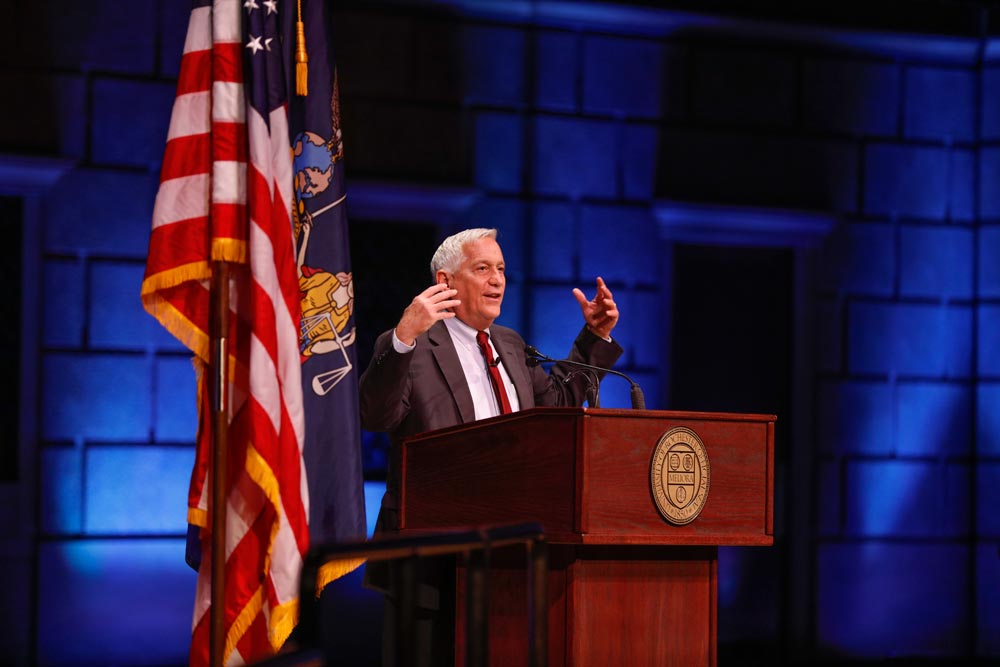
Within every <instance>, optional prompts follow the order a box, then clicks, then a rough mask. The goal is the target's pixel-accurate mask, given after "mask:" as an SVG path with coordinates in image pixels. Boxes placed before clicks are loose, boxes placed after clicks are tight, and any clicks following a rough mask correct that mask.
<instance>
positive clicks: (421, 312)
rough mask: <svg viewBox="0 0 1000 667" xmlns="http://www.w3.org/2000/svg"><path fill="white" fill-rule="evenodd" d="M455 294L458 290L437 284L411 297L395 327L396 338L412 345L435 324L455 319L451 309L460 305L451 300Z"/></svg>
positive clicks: (456, 301)
mask: <svg viewBox="0 0 1000 667" xmlns="http://www.w3.org/2000/svg"><path fill="white" fill-rule="evenodd" d="M456 294H458V290H456V289H451V288H450V287H448V286H447V285H446V284H444V283H438V284H436V285H431V286H430V287H428V288H427V289H425V290H424V291H423V292H421V293H420V294H418V295H417V296H415V297H413V301H411V302H410V305H409V306H407V307H406V310H404V311H403V316H402V317H401V318H400V319H399V324H397V325H396V338H398V339H399V340H400V341H402V342H403V343H405V344H407V345H413V343H414V341H416V340H417V336H419V335H420V334H422V333H424V332H425V331H427V330H428V329H430V328H431V327H432V326H434V323H435V322H437V321H438V320H446V319H448V318H450V317H455V313H453V312H451V309H452V308H454V307H455V306H458V305H459V304H461V303H462V302H461V301H459V300H458V299H453V298H452V297H453V296H455V295H456Z"/></svg>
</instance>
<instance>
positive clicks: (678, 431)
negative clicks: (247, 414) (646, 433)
mask: <svg viewBox="0 0 1000 667" xmlns="http://www.w3.org/2000/svg"><path fill="white" fill-rule="evenodd" d="M711 477H712V475H711V469H710V467H709V465H708V451H707V450H706V449H705V445H704V444H703V443H702V441H701V438H699V437H698V434H697V433H695V432H694V431H692V430H691V429H689V428H684V427H683V426H678V427H677V428H672V429H670V430H669V431H667V432H666V433H664V434H663V436H662V437H661V438H660V441H659V442H658V443H657V444H656V449H655V450H654V451H653V461H652V463H651V464H650V466H649V482H650V486H651V489H652V492H653V500H654V501H655V502H656V508H657V509H658V510H659V511H660V514H661V515H662V516H663V518H664V519H666V520H667V521H669V522H670V523H672V524H675V525H678V526H683V525H684V524H687V523H691V522H692V521H694V520H695V518H696V517H697V516H698V514H699V513H700V512H701V510H702V508H703V507H704V506H705V501H706V500H708V487H709V482H710V481H711Z"/></svg>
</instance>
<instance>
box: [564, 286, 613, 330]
mask: <svg viewBox="0 0 1000 667" xmlns="http://www.w3.org/2000/svg"><path fill="white" fill-rule="evenodd" d="M573 296H575V297H576V300H577V301H578V302H579V304H580V310H582V311H583V319H584V320H586V322H587V328H588V329H590V330H591V331H592V332H593V333H594V334H596V335H598V336H600V337H601V338H605V339H607V338H610V337H611V330H612V329H614V328H615V325H616V324H618V306H617V305H615V299H614V296H613V295H612V294H611V290H609V289H608V286H607V285H605V284H604V279H603V278H601V277H600V276H598V278H597V293H596V294H595V295H594V298H593V299H591V300H590V301H588V300H587V297H586V296H584V294H583V292H582V291H581V290H580V289H578V288H573Z"/></svg>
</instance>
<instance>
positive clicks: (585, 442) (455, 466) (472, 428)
mask: <svg viewBox="0 0 1000 667" xmlns="http://www.w3.org/2000/svg"><path fill="white" fill-rule="evenodd" d="M775 421H776V417H775V416H774V415H766V414H733V413H709V412H680V411H666V410H622V409H606V408H582V407H581V408H576V407H573V408H533V409H531V410H525V411H522V412H517V413H514V414H510V415H504V416H500V417H494V418H491V419H485V420H481V421H477V422H473V423H470V424H462V425H458V426H454V427H449V428H445V429H441V430H438V431H432V432H428V433H423V434H419V435H416V436H413V437H411V438H409V439H407V440H406V441H405V442H404V443H403V453H402V454H403V460H402V463H403V465H402V478H401V483H402V484H401V500H400V520H401V527H402V528H403V529H404V530H426V529H440V528H445V527H455V526H474V525H479V524H484V523H493V524H495V523H505V522H509V523H515V522H525V521H538V522H540V523H541V524H542V525H543V526H544V528H545V531H546V535H547V537H548V539H549V541H551V542H556V543H560V542H564V543H576V544H607V545H614V544H651V545H657V544H662V545H677V544H685V545H770V544H772V543H773V533H774V526H773V500H772V499H773V486H774V424H775ZM671 433H674V434H677V433H683V434H684V435H683V437H682V438H681V440H682V442H679V443H678V444H676V446H678V447H681V449H675V450H672V452H673V453H678V452H679V453H680V454H681V456H680V457H679V458H677V457H671V458H669V459H665V458H664V447H666V446H668V445H669V446H674V445H672V444H671V443H673V441H674V439H675V438H674V437H673V436H671V438H669V440H670V443H667V444H666V445H665V444H663V442H664V439H665V437H666V436H668V434H671ZM688 434H693V437H692V436H690V435H688ZM689 442H690V443H693V444H696V443H697V442H700V443H702V445H703V448H704V452H703V456H702V458H703V459H704V461H703V464H704V465H702V464H701V463H702V461H701V459H699V458H697V457H694V456H693V454H694V453H695V450H694V449H690V448H689V446H688V443H689ZM689 449H690V451H689ZM695 449H697V447H695ZM689 454H690V455H689ZM685 456H686V458H685ZM671 465H672V466H673V467H671ZM685 466H688V467H685ZM689 494H697V497H694V496H692V495H689ZM658 503H659V505H660V507H662V506H663V504H664V503H667V504H668V505H671V504H672V505H673V506H676V508H678V510H679V514H681V515H682V516H681V518H680V520H681V521H684V520H687V521H688V522H687V523H683V524H678V523H676V522H677V520H678V518H677V516H673V517H671V516H668V515H667V514H664V513H663V512H662V511H661V509H660V508H659V507H658ZM695 505H698V506H697V507H695ZM668 509H672V508H671V507H668ZM694 509H697V510H698V511H697V512H696V513H695V512H694ZM685 512H686V513H687V514H686V516H684V513H685ZM692 514H694V515H695V516H694V517H693V518H690V517H691V515H692Z"/></svg>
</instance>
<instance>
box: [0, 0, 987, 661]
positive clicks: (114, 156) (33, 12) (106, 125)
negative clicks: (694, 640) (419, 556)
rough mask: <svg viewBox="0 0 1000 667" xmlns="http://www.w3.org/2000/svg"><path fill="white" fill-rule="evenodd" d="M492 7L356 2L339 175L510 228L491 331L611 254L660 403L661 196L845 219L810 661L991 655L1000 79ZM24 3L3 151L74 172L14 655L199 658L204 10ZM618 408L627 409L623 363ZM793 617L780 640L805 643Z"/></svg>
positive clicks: (9, 644)
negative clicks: (193, 638)
mask: <svg viewBox="0 0 1000 667" xmlns="http://www.w3.org/2000/svg"><path fill="white" fill-rule="evenodd" d="M29 4H30V3H29ZM473 5H474V3H455V6H454V7H451V8H450V9H448V8H447V7H446V8H444V9H442V5H441V3H427V5H426V6H424V5H421V4H420V3H410V4H409V5H407V7H406V8H405V9H401V8H399V7H395V6H393V5H390V4H388V3H386V4H380V3H344V4H343V5H342V6H339V7H338V9H337V12H336V18H335V20H336V25H335V34H337V36H338V42H337V44H336V45H335V50H336V52H337V54H338V57H339V62H340V67H341V70H340V77H341V78H340V84H341V89H342V94H343V100H342V108H343V113H344V128H343V129H344V136H345V142H346V149H347V169H348V178H349V185H348V189H349V192H350V188H351V183H352V182H354V183H374V182H400V181H401V182H405V183H413V184H418V185H420V186H421V187H425V188H426V189H427V191H428V192H434V191H435V189H436V188H441V187H454V188H460V189H462V190H463V191H467V192H471V193H474V195H475V197H474V198H473V199H474V202H475V203H474V204H473V205H471V206H469V207H467V208H464V209H462V210H460V211H458V212H457V213H456V214H455V215H454V216H453V217H451V218H448V219H441V220H439V221H438V224H439V229H440V232H441V235H442V236H443V235H444V234H445V233H447V232H449V231H452V230H453V229H455V228H457V227H461V226H468V225H472V224H476V225H484V226H496V227H498V228H499V229H500V230H501V242H502V243H503V246H504V250H505V253H506V257H507V261H508V263H509V265H510V285H509V288H508V295H507V300H506V303H505V308H504V313H503V316H502V318H501V321H502V322H503V323H505V324H508V325H510V326H515V327H517V328H518V329H519V330H521V331H522V332H523V333H524V334H525V337H526V338H527V339H528V340H529V341H530V342H532V343H533V344H534V345H536V346H537V347H538V348H539V349H541V350H543V351H544V352H546V353H547V354H550V355H552V356H557V355H560V354H562V353H563V352H564V350H565V349H566V348H567V347H568V345H569V342H570V341H571V339H572V337H573V336H574V335H575V333H576V330H577V329H578V327H579V313H578V308H577V306H576V303H575V301H574V300H573V298H572V296H571V294H570V290H571V289H572V288H573V287H577V286H579V287H582V288H584V289H585V291H589V290H591V289H592V281H593V278H594V276H595V275H602V276H603V277H604V278H605V279H606V280H607V281H608V283H609V284H610V285H611V287H612V289H613V290H614V291H615V295H616V299H617V301H618V303H619V304H620V306H621V309H622V313H623V315H622V321H621V325H620V326H619V328H618V330H617V331H616V336H618V337H619V338H620V340H621V342H622V344H623V345H624V347H625V350H626V354H625V357H624V359H623V361H622V364H621V368H622V370H625V371H626V372H628V373H630V374H631V375H633V376H634V377H635V378H636V379H638V380H639V381H640V382H641V384H643V386H644V388H645V389H646V395H647V404H648V405H649V406H650V407H652V408H668V407H670V406H669V405H667V404H665V395H666V389H665V386H666V383H667V377H668V372H669V371H668V368H667V366H668V365H669V363H670V359H669V347H668V346H667V345H666V344H665V343H664V340H665V335H666V334H665V332H666V331H668V330H669V328H670V327H671V319H670V313H669V311H668V310H667V306H666V304H668V303H669V298H668V297H669V295H668V294H667V290H668V289H669V284H670V273H669V272H670V262H669V257H670V252H671V245H670V242H669V240H667V239H666V238H665V235H664V232H663V230H662V229H661V227H660V225H659V223H658V222H657V220H656V217H655V215H654V208H655V207H656V206H657V204H658V203H660V202H664V201H687V202H699V203H710V204H719V205H729V206H733V207H739V208H744V209H747V210H754V211H758V210H761V209H764V210H768V209H780V210H782V211H783V215H785V216H787V215H789V212H791V214H794V212H795V211H820V212H824V213H828V214H831V215H834V216H836V218H837V220H838V224H837V225H836V227H835V229H834V230H833V231H832V232H831V234H830V235H829V236H828V237H827V238H826V239H825V240H824V241H823V243H822V245H821V247H820V248H819V249H818V251H817V252H816V253H815V254H816V257H817V266H816V269H817V276H818V278H817V283H816V285H815V289H814V290H813V291H812V292H811V293H810V295H809V299H808V304H809V306H810V308H811V309H814V310H815V313H816V314H817V321H816V323H815V330H816V337H815V339H814V340H809V341H806V342H808V343H809V344H810V345H811V346H812V348H811V349H810V350H809V352H808V355H809V358H810V359H811V360H812V366H813V371H812V374H811V375H810V376H809V378H808V386H809V392H808V393H807V395H805V396H798V397H796V400H799V401H803V402H807V403H808V409H807V410H805V411H806V412H807V413H810V414H812V415H813V426H812V428H811V429H810V430H809V439H808V441H805V442H796V443H794V446H795V447H803V448H808V449H809V451H810V452H812V457H813V461H814V464H813V466H812V468H811V469H810V471H809V473H810V475H811V476H812V478H813V480H814V481H815V484H814V485H812V488H813V490H814V491H813V492H814V495H813V496H812V497H811V498H809V499H807V500H808V502H809V503H810V504H811V505H812V506H813V507H814V508H815V511H814V523H813V525H812V527H811V531H812V532H811V533H810V535H809V536H808V539H807V541H808V544H809V546H810V549H809V550H808V553H809V554H811V556H809V558H810V559H811V560H810V561H809V562H808V563H805V564H804V566H805V567H806V568H807V569H808V570H810V571H812V572H814V573H815V579H814V581H813V582H812V583H813V586H812V593H811V594H807V599H808V600H809V607H808V609H809V612H808V615H809V619H808V622H807V623H806V627H807V630H808V636H807V637H806V638H805V640H806V648H805V649H801V650H803V651H805V652H806V654H808V655H814V654H815V655H831V654H832V655H842V656H849V657H863V658H883V657H893V656H901V655H906V656H910V655H913V656H921V657H942V656H943V657H945V658H946V659H947V658H950V657H968V656H980V657H996V656H998V655H1000V639H998V637H1000V602H998V600H1000V598H998V597H997V596H996V595H994V594H993V592H995V591H996V590H998V588H1000V559H998V557H997V548H998V545H1000V519H998V518H997V513H996V512H995V511H994V509H995V508H996V507H997V505H998V503H1000V496H998V491H997V489H998V488H1000V417H998V416H997V415H998V414H1000V410H998V409H997V406H998V405H1000V352H998V350H1000V333H998V332H1000V268H998V267H1000V256H998V253H1000V250H998V249H1000V148H998V145H997V140H998V138H1000V67H997V65H996V64H993V63H989V62H982V61H980V60H978V59H975V58H972V59H968V58H965V57H964V56H961V55H955V54H954V53H952V52H950V51H947V49H946V48H945V49H944V50H942V49H939V48H937V47H938V46H939V43H938V42H936V41H935V40H934V39H933V38H932V37H931V38H927V39H926V40H924V42H923V44H924V46H919V45H918V46H909V47H906V48H903V47H901V51H900V52H899V53H888V54H887V53H886V52H885V51H874V50H872V49H870V48H868V46H866V45H867V44H869V43H868V42H864V41H863V40H854V37H853V36H852V34H851V33H849V32H843V31H841V32H838V31H837V30H835V29H833V28H830V29H828V30H826V31H825V32H823V31H820V33H808V34H811V35H813V36H814V37H815V36H816V35H817V34H819V36H820V37H823V38H822V39H820V38H816V39H814V40H812V41H810V40H811V38H810V37H808V36H807V37H803V38H789V37H788V33H782V32H781V31H774V30H770V29H763V28H761V29H760V30H759V31H757V32H755V31H754V30H749V31H742V32H740V34H739V35H738V36H737V38H732V35H731V34H729V33H727V32H726V30H729V29H730V28H727V27H726V25H727V24H726V23H725V21H722V22H720V23H719V24H718V26H717V27H715V28H712V27H708V28H706V27H705V24H703V25H701V27H697V29H690V30H686V29H683V21H681V23H678V22H677V21H678V20H680V19H678V18H677V17H676V16H674V15H671V14H668V13H665V12H658V11H653V10H647V13H635V12H632V11H629V10H627V9H624V8H619V9H618V10H611V11H610V13H609V14H606V15H604V16H605V18H603V19H602V18H601V17H600V16H601V15H599V14H596V13H590V12H589V11H587V10H588V8H590V7H591V4H590V3H586V2H581V3H575V4H573V5H572V7H573V8H575V10H574V11H575V12H576V13H575V14H574V13H571V14H569V15H565V16H555V15H545V16H538V17H536V22H534V23H532V22H531V20H530V19H528V18H526V17H524V16H521V15H518V14H517V13H516V12H514V11H510V12H505V10H503V9H497V8H493V10H490V11H487V10H483V11H482V12H477V11H476V10H475V8H474V6H473ZM18 18H19V25H23V26H26V27H25V28H24V29H23V30H18V31H17V32H16V33H15V34H14V36H13V38H12V39H11V40H6V41H5V43H4V44H3V45H2V46H0V81H2V82H3V85H4V89H5V90H7V91H11V95H12V98H11V100H9V101H8V103H7V104H5V105H3V107H2V109H0V121H2V122H0V146H2V149H0V152H2V153H4V154H5V155H25V154H29V155H38V154H41V155H47V156H54V157H62V158H69V159H71V160H73V161H74V164H75V167H74V168H73V169H71V170H70V171H69V172H68V173H67V174H66V175H65V176H64V177H63V178H62V179H61V180H60V181H59V182H58V183H57V184H56V185H55V186H54V187H53V188H52V191H51V192H50V193H49V194H48V195H47V196H46V197H45V198H44V200H43V201H42V224H43V228H42V229H41V230H40V234H39V238H40V241H39V246H38V247H37V248H35V249H34V252H37V254H38V257H39V259H40V270H39V275H38V280H37V282H36V284H34V285H25V286H24V288H25V294H27V295H29V296H30V297H32V298H35V299H38V300H39V302H40V305H39V312H40V322H38V329H39V331H40V346H41V347H40V359H39V364H38V367H39V369H40V370H39V378H38V386H39V390H38V396H37V397H35V399H34V400H37V405H38V438H39V442H38V443H37V451H36V455H37V467H38V475H37V488H35V489H34V492H35V494H36V497H37V499H38V507H39V515H38V520H37V526H34V529H35V531H36V535H37V539H36V541H35V548H34V549H33V553H34V554H36V555H37V557H36V559H35V560H34V563H35V564H36V565H37V570H36V571H37V573H38V574H37V585H34V586H33V590H32V591H31V605H32V609H31V610H30V613H31V614H32V617H33V619H34V628H35V631H34V633H33V634H29V635H28V636H20V637H6V636H5V638H4V639H3V641H2V643H0V648H3V649H5V650H6V651H7V653H9V654H10V655H19V656H30V657H33V659H35V660H37V662H39V663H42V664H48V665H62V664H66V665H69V664H109V663H115V664H122V665H139V664H153V663H155V664H183V663H184V662H185V661H186V650H187V642H188V640H189V632H190V614H191V599H192V593H193V582H194V575H193V573H191V572H190V571H189V570H188V569H187V567H186V566H185V565H184V563H183V543H184V541H183V535H184V529H185V525H184V521H185V517H184V508H185V500H186V497H185V496H186V488H187V481H188V476H189V473H190V465H191V462H192V461H193V450H192V444H191V443H192V442H193V437H194V430H195V421H196V417H195V414H194V397H193V392H194V376H193V371H192V368H191V365H190V363H189V361H188V358H187V355H186V353H185V352H184V350H183V349H182V348H181V346H180V345H179V344H177V343H176V342H175V341H173V340H172V339H170V338H169V336H167V335H166V334H165V333H164V332H163V331H162V330H160V329H159V327H158V325H157V324H156V323H155V322H154V321H153V320H152V319H151V318H150V317H149V316H148V315H146V314H145V313H144V312H143V310H142V308H141V305H140V303H139V299H138V294H139V283H140V279H141V275H142V270H143V264H144V260H145V252H146V244H147V240H148V232H149V225H150V218H151V213H152V201H153V197H154V194H155V191H156V185H157V181H158V168H159V160H160V157H161V154H162V147H163V143H164V140H165V137H166V131H167V124H168V121H169V112H170V105H171V100H172V98H173V94H174V84H175V79H176V76H177V65H178V62H179V56H180V51H181V45H182V43H183V36H184V32H185V28H186V21H187V7H186V5H185V3H168V2H156V1H154V0H144V1H138V2H130V3H124V4H123V3H118V2H111V1H110V0H98V1H97V2H94V3H90V4H88V5H87V6H86V7H83V6H80V7H70V6H69V5H64V3H40V4H38V3H36V4H32V5H30V6H23V7H20V8H19V9H18ZM678 25H681V26H682V27H681V28H678V27H677V26H678ZM708 25H711V24H708ZM775 35H777V36H775ZM824 36H825V37H824ZM959 41H961V40H959ZM970 41H971V42H972V45H973V46H975V43H974V40H966V42H963V46H968V43H967V42H970ZM945 42H946V44H947V43H951V42H947V40H946V41H945ZM38 45H41V46H42V47H44V48H41V49H39V48H38ZM921 49H922V50H921ZM959 50H960V51H961V49H959ZM961 52H962V53H965V52H966V51H961ZM406 215H407V212H406V211H400V219H401V220H403V221H405V220H406V219H407V218H406ZM356 221H361V223H362V224H365V223H366V222H367V220H366V218H365V215H364V210H363V209H361V210H360V211H359V214H358V216H356ZM370 223H371V224H373V225H374V224H377V221H376V220H374V219H372V220H371V221H370ZM775 244H777V245H781V244H782V240H781V239H780V238H778V239H776V240H775ZM417 287H419V286H414V293H415V292H416V291H418V290H417ZM365 361H366V360H361V362H362V363H364V362H365ZM602 396H603V399H604V402H605V405H608V406H625V405H627V404H628V398H627V396H628V391H627V386H622V385H621V384H620V383H619V384H615V383H614V382H613V381H612V380H608V381H606V382H605V384H604V388H603V390H602ZM800 407H801V406H800ZM794 501H795V499H786V501H785V502H786V503H791V502H794ZM779 522H780V518H779ZM723 572H724V573H726V572H729V573H730V575H727V576H732V577H739V576H743V575H741V574H740V572H739V570H738V568H733V569H730V570H725V569H724V570H723ZM738 584H739V582H738V581H735V580H734V581H725V582H722V583H721V584H720V587H722V588H723V590H729V589H731V588H736V587H738ZM19 599H20V598H19ZM724 599H728V598H724ZM9 604H10V603H8V607H6V608H3V609H2V610H0V611H2V612H3V615H5V616H7V617H9V616H13V615H14V614H16V613H17V611H18V610H16V609H12V608H10V606H9ZM771 604H772V606H769V607H768V608H767V609H765V610H763V611H761V610H756V609H752V608H739V607H737V608H733V609H727V610H726V618H729V619H733V621H732V622H733V624H734V627H739V628H748V629H749V630H747V632H752V631H753V630H754V628H755V627H757V626H755V625H754V622H753V617H754V615H755V614H760V615H762V616H765V617H767V618H769V619H772V620H773V619H775V618H778V617H779V614H780V602H779V601H772V603H771ZM375 622H376V623H377V622H378V619H375ZM769 622H771V621H769ZM782 623H783V622H782V621H781V620H780V619H779V620H778V621H774V625H773V626H769V632H771V633H772V634H770V635H767V636H765V637H763V641H765V642H770V643H773V644H775V645H781V644H782V643H783V642H784V641H786V639H785V638H783V637H782V636H781V632H782V630H781V627H782ZM720 636H721V637H722V638H723V639H724V640H725V639H727V638H736V639H741V638H742V636H741V635H740V633H739V632H737V631H730V630H728V629H727V628H721V629H720ZM123 637H127V639H123ZM800 639H801V638H800Z"/></svg>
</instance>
